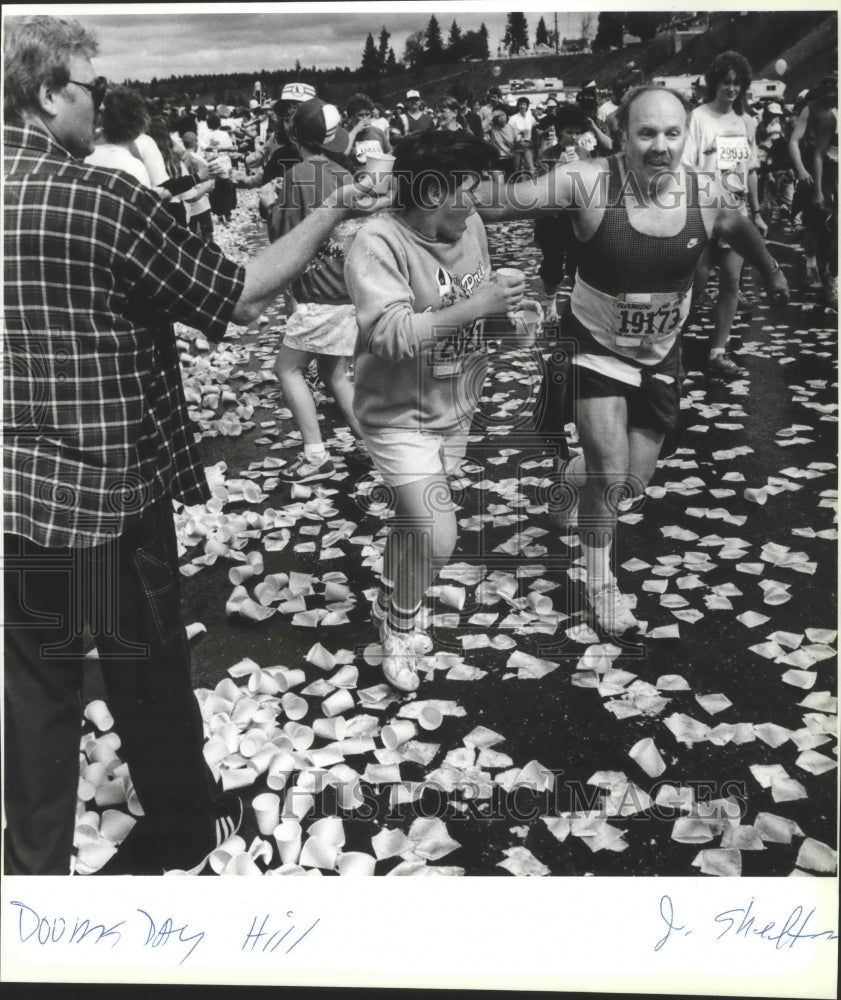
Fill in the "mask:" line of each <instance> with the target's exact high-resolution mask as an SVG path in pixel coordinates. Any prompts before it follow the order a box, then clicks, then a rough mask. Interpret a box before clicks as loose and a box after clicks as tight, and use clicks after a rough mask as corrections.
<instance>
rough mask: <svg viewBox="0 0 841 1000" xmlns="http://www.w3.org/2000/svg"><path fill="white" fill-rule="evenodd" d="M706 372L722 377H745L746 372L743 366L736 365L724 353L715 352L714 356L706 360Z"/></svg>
mask: <svg viewBox="0 0 841 1000" xmlns="http://www.w3.org/2000/svg"><path fill="white" fill-rule="evenodd" d="M707 373H708V374H709V375H713V376H716V377H718V378H724V379H733V378H747V374H748V373H747V371H746V370H745V369H744V368H742V367H741V366H740V365H737V364H736V362H735V361H734V360H733V359H732V358H728V357H727V355H726V354H717V355H716V356H715V357H714V358H709V359H708V361H707Z"/></svg>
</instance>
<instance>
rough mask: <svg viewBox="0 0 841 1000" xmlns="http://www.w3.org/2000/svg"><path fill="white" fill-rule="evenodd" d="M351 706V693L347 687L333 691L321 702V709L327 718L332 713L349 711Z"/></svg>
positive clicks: (339, 713)
mask: <svg viewBox="0 0 841 1000" xmlns="http://www.w3.org/2000/svg"><path fill="white" fill-rule="evenodd" d="M352 708H353V695H352V694H351V693H350V691H348V690H347V688H342V689H341V690H339V691H336V692H334V693H333V694H331V695H330V697H329V698H325V699H324V701H323V702H322V703H321V710H322V711H323V712H324V714H325V715H326V716H327V717H328V718H329V717H330V716H333V715H341V714H342V712H349V711H350V710H351V709H352Z"/></svg>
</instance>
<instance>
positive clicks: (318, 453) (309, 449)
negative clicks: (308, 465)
mask: <svg viewBox="0 0 841 1000" xmlns="http://www.w3.org/2000/svg"><path fill="white" fill-rule="evenodd" d="M304 454H305V455H306V456H307V458H325V457H326V455H327V449H326V448H325V447H324V443H323V442H322V443H321V444H305V445H304Z"/></svg>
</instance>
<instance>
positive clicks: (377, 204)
mask: <svg viewBox="0 0 841 1000" xmlns="http://www.w3.org/2000/svg"><path fill="white" fill-rule="evenodd" d="M393 197H394V193H393V191H392V186H391V176H390V175H389V176H388V177H381V178H380V179H379V180H377V181H375V180H374V179H373V178H372V177H371V176H366V175H363V176H361V177H359V178H358V179H357V180H355V181H352V182H351V183H349V184H343V185H342V186H341V187H340V188H336V190H335V191H334V192H333V193H332V194H330V195H328V197H327V198H325V199H324V201H323V203H322V204H323V205H324V207H325V208H343V209H345V210H346V211H349V212H351V213H353V214H354V215H371V214H372V213H373V212H377V211H379V210H380V209H381V208H387V207H388V206H389V205H390V204H391V203H392V200H393Z"/></svg>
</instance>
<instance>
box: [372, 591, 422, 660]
mask: <svg viewBox="0 0 841 1000" xmlns="http://www.w3.org/2000/svg"><path fill="white" fill-rule="evenodd" d="M371 620H372V621H373V622H374V623H375V624H376V626H377V627H378V629H379V632H380V642H382V644H383V648H385V640H386V636H388V635H400V636H403V637H404V638H406V639H407V640H409V642H410V645H411V647H412V650H413V651H414V652H415V653H417V654H418V655H419V656H426V654H427V653H431V652H432V650H433V647H434V645H435V644H434V643H433V641H432V639H431V638H430V636H428V635H427V634H426V629H427V628H429V616H428V615H427V613H426V609H425V608H421V609H420V611H419V612H418V614H417V615H416V616H415V627H414V628H413V629H412V631H411V632H392V630H391V628H390V627H389V624H388V615H387V614H383V612H382V611H381V610H380V606H379V605H378V604H377V602H376V601H374V603H373V604H372V605H371Z"/></svg>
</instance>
